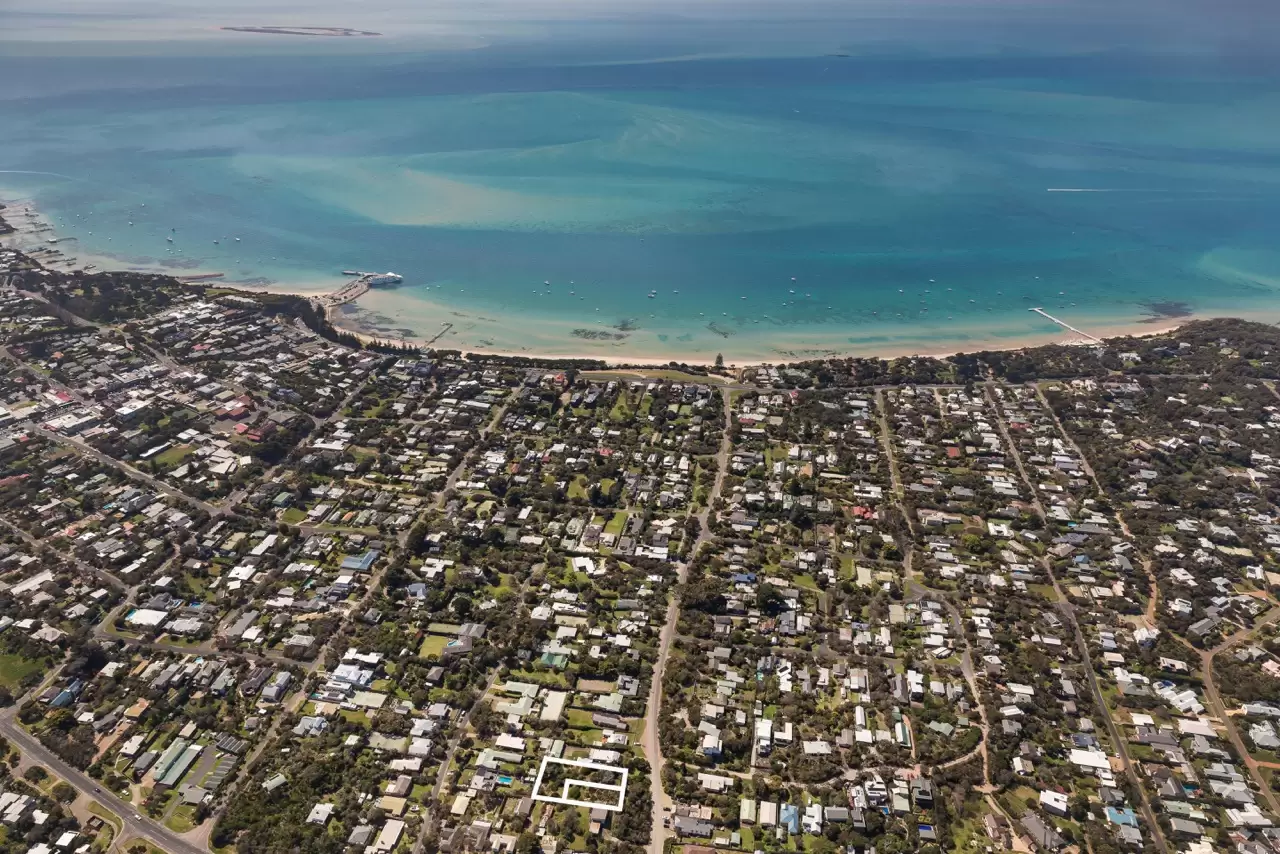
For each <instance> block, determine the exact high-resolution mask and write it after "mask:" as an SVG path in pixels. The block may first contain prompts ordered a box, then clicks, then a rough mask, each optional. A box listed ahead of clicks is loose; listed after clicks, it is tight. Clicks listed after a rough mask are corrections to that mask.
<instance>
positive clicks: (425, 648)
mask: <svg viewBox="0 0 1280 854" xmlns="http://www.w3.org/2000/svg"><path fill="white" fill-rule="evenodd" d="M449 641H450V638H448V637H445V636H444V635H427V636H426V637H425V638H423V639H422V646H420V647H419V648H418V657H419V658H439V657H440V656H441V655H442V654H443V653H444V648H445V645H446V644H448V643H449Z"/></svg>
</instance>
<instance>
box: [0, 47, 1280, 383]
mask: <svg viewBox="0 0 1280 854" xmlns="http://www.w3.org/2000/svg"><path fill="white" fill-rule="evenodd" d="M842 26H850V31H849V33H847V34H844V35H847V36H848V40H851V41H853V42H855V43H856V41H857V40H856V38H855V37H854V33H855V28H853V27H852V25H847V24H842ZM1033 29H1034V28H1033ZM1040 35H1041V36H1043V40H1042V41H1043V43H1042V44H1039V46H1038V47H1037V48H1036V50H1034V51H1028V50H1022V51H1019V52H1008V51H992V50H987V51H982V50H975V48H974V46H973V44H969V45H967V46H966V48H965V49H964V50H960V49H958V48H956V47H955V46H954V45H948V44H941V43H940V44H936V45H933V46H932V47H931V49H930V50H922V49H920V47H919V46H918V45H917V46H913V47H911V48H910V49H908V48H901V49H896V48H892V46H889V47H886V46H885V45H884V44H882V43H878V44H877V47H876V50H875V51H869V50H863V49H860V48H858V47H857V46H855V47H851V48H848V49H847V52H848V53H849V55H848V56H831V55H825V53H823V52H818V51H816V50H814V51H811V52H810V53H809V54H808V55H805V53H804V51H803V50H801V49H800V48H796V47H794V46H792V47H789V50H790V52H791V53H793V54H796V55H790V56H776V55H759V56H754V57H753V56H735V57H720V58H693V59H684V60H669V61H661V62H628V63H603V62H601V61H600V57H599V56H598V55H597V54H598V53H599V45H598V43H597V42H596V41H594V40H593V39H592V38H591V37H590V36H589V35H587V36H583V35H581V34H579V35H578V36H577V37H576V38H575V39H573V40H569V41H568V42H564V43H561V42H558V43H557V44H558V47H557V50H556V51H554V58H552V57H551V56H549V55H548V53H547V52H546V51H540V50H538V49H535V48H526V49H523V50H521V51H514V50H513V51H496V50H489V51H473V52H467V53H460V54H458V55H456V56H455V55H450V54H443V55H442V54H438V53H433V54H431V55H429V56H428V55H426V54H421V53H418V52H415V51H414V50H411V49H405V48H404V47H403V46H400V49H398V50H397V51H396V52H382V53H380V52H378V51H374V52H372V53H366V54H342V55H337V54H332V55H330V54H326V53H325V52H324V51H323V49H309V50H308V51H305V52H301V53H297V54H289V55H285V54H281V55H265V56H264V55H254V56H234V57H229V56H228V55H218V56H213V57H206V58H197V59H192V58H190V57H179V56H166V55H163V54H164V51H160V52H159V53H160V54H161V55H153V56H147V57H138V56H125V57H93V56H87V55H86V56H78V55H73V56H71V57H70V58H68V56H67V55H65V54H64V55H63V56H60V57H58V58H57V61H55V58H53V57H45V56H27V57H22V58H19V57H10V58H8V59H0V73H3V74H4V75H5V77H6V78H7V79H13V78H14V77H16V76H19V75H22V76H25V78H26V79H27V80H33V79H47V80H49V81H50V82H49V83H48V87H49V91H48V92H44V93H41V92H39V91H36V90H33V89H30V88H27V89H22V90H20V91H10V92H7V93H6V94H7V97H6V98H5V100H4V101H2V102H0V105H2V107H0V108H2V109H3V110H4V112H5V115H6V121H5V122H3V123H2V124H0V169H4V170H11V171H8V172H6V173H0V187H4V188H6V190H7V192H6V193H0V195H9V196H10V197H13V196H16V195H21V196H24V197H32V198H34V199H35V201H36V203H37V204H38V205H39V206H40V207H41V208H42V209H43V210H45V211H46V212H48V213H50V214H51V215H52V216H53V217H54V218H55V220H56V221H57V224H58V230H59V233H60V234H63V235H70V236H75V237H77V238H78V241H79V245H80V246H81V247H82V249H81V251H95V252H103V253H111V254H114V255H116V256H118V258H119V259H121V260H120V262H121V263H139V264H142V263H155V262H156V261H172V260H173V259H174V258H177V257H181V258H182V259H183V262H184V263H187V264H190V265H192V266H198V267H199V268H200V269H213V270H220V271H224V272H225V273H226V274H227V277H228V278H229V279H233V280H253V279H258V278H263V279H266V280H269V281H272V282H275V283H277V284H278V285H280V286H285V285H299V284H304V285H310V286H314V287H322V286H325V285H327V284H329V283H332V282H334V281H335V280H336V278H337V274H338V272H339V271H340V270H343V269H353V268H354V269H363V270H374V269H376V270H393V271H395V272H397V273H400V274H402V275H403V276H404V277H405V281H404V284H403V285H402V286H400V287H399V288H395V289H390V290H386V291H378V292H375V293H373V294H371V295H370V296H369V297H367V298H366V299H363V300H361V302H360V304H359V306H358V310H357V311H356V312H354V313H353V315H352V317H351V320H353V321H356V322H363V323H365V324H368V325H372V326H375V327H379V328H383V329H386V330H397V332H396V333H394V334H409V335H413V336H415V337H420V338H421V337H430V336H434V335H436V334H437V333H438V332H440V331H441V329H442V323H451V324H452V326H450V327H447V329H446V335H445V337H444V338H442V339H441V343H442V344H452V345H454V346H460V347H471V348H481V347H488V348H493V349H505V350H521V349H528V350H531V351H537V352H545V353H576V352H605V353H609V354H611V355H617V356H624V355H626V354H628V353H633V354H637V355H646V356H664V355H667V354H670V355H673V356H676V355H679V356H687V355H690V354H692V355H699V354H701V355H706V356H708V357H709V356H710V355H711V354H714V353H715V352H723V353H725V354H726V356H729V357H730V358H749V357H752V358H756V357H758V358H771V357H777V356H794V355H808V354H812V353H816V352H828V351H830V352H846V351H848V352H874V351H877V350H882V351H895V350H901V349H916V350H920V351H924V352H938V351H940V350H947V349H958V348H961V347H964V346H978V345H985V344H991V343H1000V342H1001V341H1014V340H1021V339H1024V338H1026V337H1028V336H1031V335H1039V334H1047V333H1050V332H1052V331H1053V330H1054V327H1053V326H1052V324H1049V323H1048V322H1047V321H1045V320H1043V319H1042V318H1039V317H1038V316H1036V315H1032V314H1030V313H1029V312H1028V311H1027V309H1028V308H1029V307H1031V306H1034V305H1042V306H1044V307H1045V308H1046V309H1048V310H1050V311H1052V312H1053V313H1055V314H1058V315H1059V316H1061V317H1063V318H1065V319H1068V320H1070V321H1071V322H1074V323H1077V324H1078V325H1082V326H1085V327H1086V328H1090V326H1089V325H1090V324H1096V325H1097V326H1098V328H1102V327H1107V328H1111V327H1113V326H1115V325H1118V324H1125V323H1132V322H1134V321H1137V320H1139V319H1141V318H1143V317H1144V316H1146V315H1147V314H1149V313H1150V311H1151V306H1152V305H1153V304H1164V305H1163V308H1164V309H1165V310H1169V309H1171V308H1172V307H1171V306H1169V305H1167V304H1169V303H1179V304H1183V305H1182V307H1183V308H1185V309H1186V310H1191V311H1195V312H1197V313H1244V312H1253V313H1260V314H1265V313H1267V312H1268V311H1274V308H1275V306H1276V303H1275V299H1274V296H1275V294H1274V290H1275V285H1276V283H1277V282H1280V255H1278V254H1277V253H1276V252H1275V250H1274V248H1273V247H1274V235H1275V227H1276V225H1277V223H1278V222H1280V192H1278V183H1277V182H1280V146H1278V143H1277V140H1280V134H1278V133H1277V131H1280V73H1278V72H1277V67H1276V64H1275V60H1273V59H1271V58H1270V57H1269V56H1267V55H1265V54H1260V57H1261V58H1254V57H1252V56H1250V57H1249V58H1248V61H1244V60H1243V59H1242V58H1241V57H1239V56H1230V57H1223V56H1213V55H1209V56H1206V55H1179V54H1175V55H1170V54H1169V53H1168V52H1164V53H1159V54H1146V53H1144V52H1142V51H1141V50H1135V51H1127V52H1116V51H1109V52H1106V53H1097V54H1082V53H1080V52H1079V49H1078V46H1073V48H1072V49H1071V50H1066V49H1059V48H1062V45H1055V43H1054V41H1053V33H1051V32H1049V31H1048V30H1046V31H1045V32H1043V33H1040ZM826 36H827V38H826V40H827V41H831V39H830V33H827V34H826ZM812 40H813V42H814V44H815V45H816V44H818V40H817V37H816V35H814V36H813V39H812ZM796 41H797V43H799V44H804V42H805V39H804V38H801V37H797V38H796ZM978 42H979V43H980V42H981V39H980V38H979V39H978ZM649 47H650V51H649V52H650V53H651V54H652V55H654V56H659V55H663V51H662V50H659V47H658V45H657V42H655V43H654V45H652V46H649ZM645 48H646V45H645V44H636V43H630V44H629V46H628V49H629V50H630V51H631V52H632V53H633V54H636V55H637V56H638V57H639V58H643V57H644V55H645V53H646V51H645ZM152 52H153V53H154V52H155V51H152ZM828 52H829V51H828ZM841 52H846V51H841ZM37 53H38V52H37ZM258 53H259V54H261V50H259V51H258ZM0 56H3V52H0ZM633 58H635V57H633ZM51 69H56V72H55V71H53V70H51ZM34 85H36V89H37V90H38V88H39V85H38V84H34ZM3 91H4V90H0V92H3ZM23 172H51V173H57V175H32V174H22V173H23ZM58 176H65V177H58ZM130 223H132V225H130ZM90 232H92V234H90ZM166 237H173V243H168V242H167V241H166ZM237 237H238V238H240V239H239V240H238V241H237V240H236V239H235V238H237ZM215 240H216V241H218V243H217V244H215V243H214V241H215ZM547 282H549V283H550V284H549V285H548V284H545V283H547ZM651 293H652V294H653V296H652V297H651V296H650V294H651ZM1275 313H1276V314H1280V311H1275ZM582 330H588V332H587V333H584V332H583V331H582ZM584 335H586V336H588V337H584Z"/></svg>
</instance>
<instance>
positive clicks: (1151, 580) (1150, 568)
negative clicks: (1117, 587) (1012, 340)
mask: <svg viewBox="0 0 1280 854" xmlns="http://www.w3.org/2000/svg"><path fill="white" fill-rule="evenodd" d="M1033 388H1034V389H1035V392H1036V398H1037V399H1038V400H1039V401H1040V405H1041V406H1042V407H1044V410H1045V412H1047V413H1049V417H1050V418H1052V419H1053V423H1054V426H1056V427H1057V428H1058V435H1059V436H1061V437H1062V441H1064V442H1066V443H1067V447H1069V448H1070V449H1071V450H1072V452H1073V453H1074V454H1075V455H1076V459H1078V460H1080V467H1081V468H1083V469H1084V473H1085V474H1087V475H1088V476H1089V480H1090V481H1091V482H1092V483H1093V489H1094V492H1095V493H1097V497H1098V498H1099V499H1103V500H1105V499H1106V496H1107V493H1106V491H1105V490H1104V489H1103V488H1102V481H1100V480H1098V475H1097V474H1095V473H1094V470H1093V466H1092V465H1090V463H1089V458H1088V457H1086V456H1085V455H1084V451H1082V450H1080V446H1079V445H1077V444H1076V440H1075V439H1073V438H1071V434H1070V433H1068V432H1067V428H1066V427H1064V426H1063V425H1062V420H1061V419H1060V418H1058V413H1057V412H1055V411H1054V409H1053V407H1052V406H1050V405H1049V399H1048V398H1047V397H1045V396H1044V392H1043V391H1042V390H1041V389H1040V386H1039V385H1038V384H1033ZM1272 391H1273V392H1274V391H1275V390H1274V389H1272ZM1115 520H1116V524H1118V525H1119V526H1120V530H1122V531H1124V535H1125V537H1127V538H1128V539H1129V542H1131V543H1134V544H1135V545H1136V544H1137V541H1136V540H1135V539H1134V536H1133V531H1131V530H1129V523H1128V522H1126V521H1125V520H1124V514H1122V513H1121V512H1120V511H1119V510H1118V509H1117V510H1116V511H1115ZM1138 562H1139V564H1141V566H1142V571H1143V572H1145V573H1146V575H1147V586H1148V587H1149V592H1148V594H1147V607H1146V610H1145V611H1144V612H1143V618H1144V619H1145V620H1146V621H1147V625H1148V626H1150V627H1152V628H1155V625H1156V607H1157V606H1158V605H1159V603H1160V585H1159V584H1157V583H1156V573H1155V569H1154V564H1153V563H1152V561H1151V560H1150V559H1149V558H1145V557H1143V558H1139V560H1138Z"/></svg>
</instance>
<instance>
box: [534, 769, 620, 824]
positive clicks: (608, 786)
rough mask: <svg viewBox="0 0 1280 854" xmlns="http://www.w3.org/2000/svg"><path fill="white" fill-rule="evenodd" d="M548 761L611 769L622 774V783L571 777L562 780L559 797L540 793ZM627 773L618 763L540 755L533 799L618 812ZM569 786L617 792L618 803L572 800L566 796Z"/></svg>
mask: <svg viewBox="0 0 1280 854" xmlns="http://www.w3.org/2000/svg"><path fill="white" fill-rule="evenodd" d="M548 762H554V763H556V764H557V765H568V766H570V767H572V768H589V769H592V770H595V771H611V772H613V773H614V774H621V775H622V783H621V784H619V785H616V786H615V785H612V784H609V783H592V782H591V781H589V780H576V779H574V778H572V777H571V778H569V779H568V780H565V781H564V789H563V790H561V792H560V797H558V798H553V797H551V796H550V795H540V794H538V793H539V792H540V791H541V790H542V775H543V774H544V773H546V770H547V763H548ZM628 773H629V772H628V771H627V769H626V768H623V767H622V766H620V765H603V764H601V763H599V762H591V761H590V760H587V759H556V758H554V757H551V756H544V757H542V764H541V765H539V766H538V778H537V779H536V780H534V781H533V799H534V800H535V801H546V802H547V803H549V804H564V805H565V806H570V807H586V808H587V809H597V808H599V809H602V810H608V811H610V812H620V811H621V810H622V804H623V802H624V801H625V800H626V797H627V774H628ZM570 786H581V787H582V788H584V789H603V790H604V791H606V792H617V793H618V803H617V804H616V805H615V804H601V803H596V802H595V801H578V800H574V799H572V798H570V797H568V794H569V787H570Z"/></svg>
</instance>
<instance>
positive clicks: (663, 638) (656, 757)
mask: <svg viewBox="0 0 1280 854" xmlns="http://www.w3.org/2000/svg"><path fill="white" fill-rule="evenodd" d="M730 391H731V389H729V388H723V389H721V392H720V396H721V400H722V401H723V404H724V429H723V431H722V432H721V435H720V451H719V453H717V454H716V479H715V485H714V486H712V487H711V493H710V495H708V496H707V504H706V506H705V507H703V508H702V510H701V511H699V512H698V516H697V518H698V537H697V539H696V540H694V542H693V548H692V549H690V550H689V554H688V560H693V559H694V558H696V557H697V555H698V551H699V549H701V548H702V544H703V543H705V542H707V541H708V540H709V539H710V538H711V525H710V516H711V511H712V510H713V509H714V508H715V505H716V502H717V501H719V500H720V492H721V490H723V489H724V479H725V475H727V474H728V472H729V454H730V452H731V450H732V444H731V442H730V441H729V428H730V427H731V425H732V423H733V422H732V419H733V406H732V398H731V395H730ZM688 560H686V561H682V562H681V563H679V564H677V566H676V582H677V587H676V589H675V590H674V591H672V593H671V601H670V602H668V603H667V618H666V620H665V621H663V624H662V631H661V632H660V633H659V635H658V660H657V661H656V662H655V663H654V665H653V679H652V681H651V682H650V683H649V699H648V701H647V702H646V703H645V711H644V732H643V733H642V734H641V736H640V747H641V749H642V750H643V751H644V758H645V760H646V761H647V762H648V763H649V792H650V795H651V796H652V798H653V817H652V819H651V820H650V828H649V852H650V854H663V849H664V848H665V846H666V841H667V837H668V836H669V835H670V830H669V829H668V828H666V827H664V826H663V821H664V819H665V818H667V817H669V816H670V815H671V813H670V809H671V798H669V797H668V796H667V793H666V790H665V789H663V787H662V766H663V763H664V760H663V758H662V743H661V737H660V735H659V726H658V723H659V721H660V720H661V714H662V680H663V679H664V678H665V676H666V672H667V659H668V658H669V656H670V653H671V642H672V641H673V640H674V639H675V636H676V624H677V623H678V622H679V620H680V586H682V585H683V584H684V583H685V581H686V580H687V579H688V577H689V563H688Z"/></svg>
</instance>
